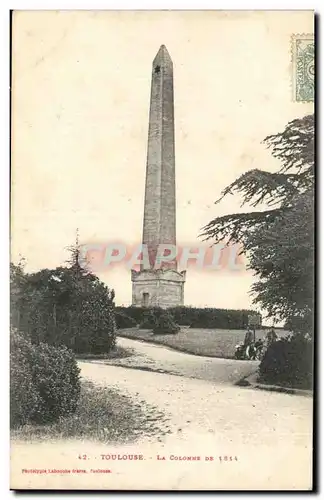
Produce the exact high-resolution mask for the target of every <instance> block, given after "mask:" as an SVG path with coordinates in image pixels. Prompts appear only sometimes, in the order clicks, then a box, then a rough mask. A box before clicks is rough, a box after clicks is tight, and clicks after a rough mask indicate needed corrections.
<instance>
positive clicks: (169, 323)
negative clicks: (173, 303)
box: [153, 311, 180, 335]
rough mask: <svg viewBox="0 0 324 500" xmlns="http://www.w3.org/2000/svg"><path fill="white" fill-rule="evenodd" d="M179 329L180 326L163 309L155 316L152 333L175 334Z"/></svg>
mask: <svg viewBox="0 0 324 500" xmlns="http://www.w3.org/2000/svg"><path fill="white" fill-rule="evenodd" d="M179 330H180V326H179V325H177V324H176V323H175V321H174V319H173V317H172V316H171V314H170V313H169V312H168V311H164V312H163V313H162V314H160V315H159V316H158V317H157V318H156V322H155V326H154V328H153V333H154V334H160V335H163V334H168V333H171V334H175V333H178V332H179Z"/></svg>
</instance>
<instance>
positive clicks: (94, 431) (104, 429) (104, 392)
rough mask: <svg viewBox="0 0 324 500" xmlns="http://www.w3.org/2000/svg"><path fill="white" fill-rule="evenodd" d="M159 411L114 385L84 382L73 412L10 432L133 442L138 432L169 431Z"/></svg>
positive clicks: (33, 438)
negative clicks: (55, 419) (47, 421)
mask: <svg viewBox="0 0 324 500" xmlns="http://www.w3.org/2000/svg"><path fill="white" fill-rule="evenodd" d="M168 432H169V430H168V428H167V424H166V418H165V416H164V414H163V413H162V412H161V411H158V410H157V409H156V408H155V407H153V406H150V405H148V404H147V403H145V401H139V402H138V403H135V402H134V401H133V400H132V399H131V398H130V397H128V396H125V395H124V394H121V393H119V392H118V391H117V390H116V389H114V388H106V387H98V386H95V385H94V384H92V383H91V382H88V381H83V383H82V391H81V397H80V401H79V405H78V408H77V410H76V412H75V413H74V415H71V416H68V417H61V418H60V419H59V420H58V421H57V422H54V423H52V424H46V425H34V424H26V425H24V426H22V427H20V428H18V429H13V430H12V431H11V438H12V439H19V440H27V441H36V440H45V439H46V440H55V441H57V440H59V439H63V440H65V439H75V438H80V439H86V440H94V441H98V442H103V443H110V444H118V443H127V442H133V441H135V440H136V439H137V438H138V437H140V436H141V435H146V436H150V435H156V434H158V435H162V434H166V433H168Z"/></svg>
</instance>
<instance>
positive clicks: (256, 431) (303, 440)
mask: <svg viewBox="0 0 324 500" xmlns="http://www.w3.org/2000/svg"><path fill="white" fill-rule="evenodd" d="M150 347H151V346H150ZM152 349H154V348H153V347H152ZM145 352H147V351H145ZM160 355H161V356H164V355H165V353H164V354H162V353H161V352H160V353H159V354H158V356H160ZM171 356H172V357H173V354H172V355H171ZM80 367H81V373H82V376H83V377H84V378H86V379H90V380H92V381H93V382H95V383H96V384H102V385H105V386H115V387H117V388H118V389H119V390H120V391H122V392H124V393H127V394H128V395H130V396H132V398H133V399H134V401H136V402H140V401H142V400H145V401H147V402H148V403H149V404H152V405H155V406H157V407H158V408H159V409H160V410H164V411H165V413H166V415H167V417H168V418H169V422H168V425H169V427H170V431H171V432H170V434H167V435H165V436H163V437H159V438H158V437H156V438H150V439H149V440H148V439H146V440H140V441H139V442H138V443H137V444H134V445H132V446H118V447H115V446H111V445H104V444H101V445H99V444H94V443H89V442H80V441H79V442H76V441H73V442H72V441H71V442H64V443H48V442H47V443H41V444H29V445H26V444H25V443H14V444H13V446H12V474H16V476H15V477H16V478H17V479H16V480H17V481H18V479H19V481H20V482H22V481H24V483H25V486H26V487H28V481H30V480H32V481H33V484H34V485H35V484H36V486H38V487H39V488H41V487H43V488H44V487H45V488H46V487H51V488H58V487H59V488H64V487H74V488H88V489H91V488H106V489H115V488H122V489H141V488H143V489H155V488H156V489H165V488H167V489H169V488H170V489H174V490H179V489H224V488H225V489H226V488H227V489H242V488H243V489H244V488H252V489H278V488H279V489H291V488H294V489H308V488H309V487H310V485H311V450H312V438H311V425H312V399H311V398H305V397H302V396H292V395H287V394H278V393H270V392H263V391H254V390H251V389H246V388H240V387H235V386H229V385H226V384H225V385H224V384H215V383H213V382H210V381H206V380H195V379H190V378H185V377H182V376H174V375H169V374H161V373H153V372H147V371H141V370H133V369H125V368H123V367H118V366H109V365H106V364H102V363H92V362H81V363H80ZM131 453H135V454H138V455H142V456H143V460H137V461H130V460H118V461H113V460H111V459H110V460H106V459H102V457H101V455H102V454H103V455H107V456H111V454H120V455H121V457H122V456H123V455H124V454H131ZM79 454H81V455H82V456H83V455H86V457H87V458H86V460H85V461H84V460H79V459H78V456H79ZM158 455H159V457H160V458H162V457H163V456H165V458H166V459H165V460H158V458H157V456H158ZM189 456H190V457H200V459H197V458H196V460H184V459H182V460H181V459H179V458H178V459H174V457H189ZM225 456H226V457H228V458H227V460H225V458H224V457H225ZM205 457H213V460H208V461H206V459H205ZM219 457H222V460H220V458H219ZM229 457H232V459H230V458H229ZM27 464H28V466H29V467H35V468H37V467H39V468H41V467H42V466H43V467H44V466H45V467H47V468H49V467H53V468H59V469H62V468H64V467H67V468H69V469H72V468H84V469H85V470H87V471H88V472H87V473H73V474H69V475H67V474H66V475H64V473H62V474H61V475H59V474H52V475H41V474H40V475H33V477H31V476H29V475H28V474H21V473H20V471H21V469H22V468H24V467H26V466H27ZM99 468H100V469H109V470H111V473H98V472H96V473H95V472H91V470H92V471H93V470H98V469H99ZM13 477H14V476H13ZM12 483H14V481H12Z"/></svg>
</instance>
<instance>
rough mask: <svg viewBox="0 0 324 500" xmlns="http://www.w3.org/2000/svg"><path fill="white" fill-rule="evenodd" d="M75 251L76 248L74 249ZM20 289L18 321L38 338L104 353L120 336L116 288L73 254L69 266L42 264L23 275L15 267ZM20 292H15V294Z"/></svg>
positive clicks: (13, 277) (30, 333) (16, 281)
mask: <svg viewBox="0 0 324 500" xmlns="http://www.w3.org/2000/svg"><path fill="white" fill-rule="evenodd" d="M74 251H75V253H77V249H74ZM12 270H13V272H12V281H13V282H14V283H16V287H14V289H15V290H16V289H17V288H19V290H20V292H19V297H18V299H16V309H17V310H18V311H19V324H17V322H16V321H14V322H13V326H16V327H18V328H20V329H21V330H22V331H24V332H26V333H27V334H28V335H29V336H30V337H31V339H32V341H33V342H34V343H40V342H47V343H49V344H53V345H66V346H67V347H69V348H71V349H73V350H74V351H75V352H77V353H93V354H97V353H105V352H108V351H109V350H110V349H111V348H112V347H113V346H114V345H115V340H116V325H115V314H114V313H115V311H114V291H113V290H109V288H108V287H107V286H106V285H104V284H103V283H102V282H101V281H100V280H99V278H98V277H96V276H94V275H93V274H91V273H90V272H88V271H86V270H85V269H83V268H82V266H81V265H80V263H79V262H78V261H75V259H73V254H72V259H71V264H70V265H69V267H57V268H56V269H43V270H41V271H39V272H37V273H32V274H25V275H24V276H23V279H22V278H21V274H20V270H19V269H17V266H14V265H13V266H12ZM16 295H17V294H16Z"/></svg>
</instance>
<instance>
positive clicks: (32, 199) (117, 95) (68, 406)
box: [10, 10, 315, 491]
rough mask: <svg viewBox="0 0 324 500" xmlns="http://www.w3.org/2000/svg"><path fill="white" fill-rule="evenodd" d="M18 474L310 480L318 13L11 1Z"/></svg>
mask: <svg viewBox="0 0 324 500" xmlns="http://www.w3.org/2000/svg"><path fill="white" fill-rule="evenodd" d="M11 46H12V54H11V58H12V75H11V90H12V101H11V104H12V107H11V110H12V115H11V119H12V120H11V123H12V130H11V138H12V139H11V152H12V155H11V158H12V162H11V203H12V210H11V263H10V271H11V311H10V315H11V318H10V320H11V328H10V433H11V457H10V467H11V473H10V488H11V489H13V490H49V489H50V490H107V491H109V490H132V491H136V490H174V491H188V490H222V491H229V490H234V491H247V490H261V491H268V490H269V491H270V490H295V491H298V490H305V491H309V490H312V488H313V486H314V485H313V445H312V440H313V324H314V321H313V302H314V283H313V275H314V237H313V236H314V183H315V179H314V175H315V174H314V127H315V125H314V95H315V88H314V85H315V80H314V78H315V56H314V52H315V38H314V13H313V11H217V10H214V11H91V10H89V11H77V10H75V11H73V10H71V11H14V12H13V15H12V45H11Z"/></svg>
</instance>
